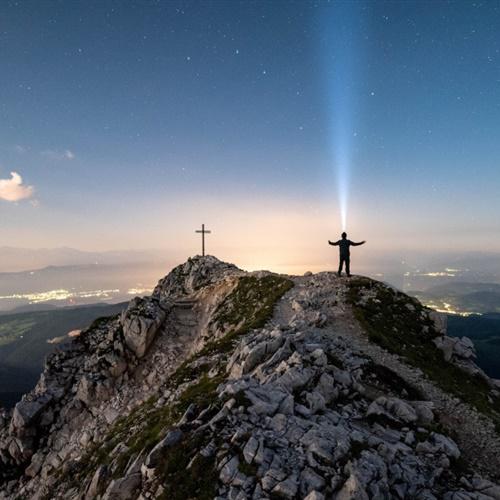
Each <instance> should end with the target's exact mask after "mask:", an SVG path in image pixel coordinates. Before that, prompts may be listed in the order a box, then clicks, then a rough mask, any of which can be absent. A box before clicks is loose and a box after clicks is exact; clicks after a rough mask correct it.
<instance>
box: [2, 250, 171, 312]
mask: <svg viewBox="0 0 500 500" xmlns="http://www.w3.org/2000/svg"><path fill="white" fill-rule="evenodd" d="M172 266H173V263H172V261H168V260H167V259H164V260H163V261H151V262H130V263H125V262H124V263H120V262H118V263H116V264H101V263H94V264H78V265H68V266H48V267H45V268H43V269H38V270H32V271H18V272H8V273H0V311H11V310H13V309H15V308H19V307H22V308H24V307H29V308H30V310H32V308H33V307H35V308H36V307H38V308H40V307H42V308H43V309H48V308H50V305H53V306H59V307H60V306H73V305H83V304H89V303H96V302H101V301H102V302H120V301H123V300H128V299H130V298H131V296H133V295H144V294H145V293H149V292H150V291H151V289H152V288H153V287H154V285H155V284H156V281H157V277H158V276H162V275H164V274H166V273H167V272H168V271H169V270H170V269H171V268H172ZM47 306H49V307H47Z"/></svg>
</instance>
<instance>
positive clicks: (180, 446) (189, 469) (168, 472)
mask: <svg viewBox="0 0 500 500" xmlns="http://www.w3.org/2000/svg"><path fill="white" fill-rule="evenodd" d="M205 445H206V438H204V436H203V435H202V434H200V433H198V434H196V433H195V434H193V435H191V436H189V437H188V438H186V439H183V440H182V441H180V442H179V443H177V445H175V446H174V447H173V448H171V449H169V451H168V454H167V455H166V456H165V457H164V461H163V463H162V464H161V465H160V466H159V472H160V476H161V477H163V487H164V492H163V494H162V495H161V497H160V498H161V499H164V500H185V499H186V498H196V499H198V500H212V499H213V498H214V497H215V496H216V493H217V478H218V473H217V469H216V466H215V465H216V464H215V457H205V456H203V455H201V454H200V453H198V450H199V449H200V448H202V447H203V446H205Z"/></svg>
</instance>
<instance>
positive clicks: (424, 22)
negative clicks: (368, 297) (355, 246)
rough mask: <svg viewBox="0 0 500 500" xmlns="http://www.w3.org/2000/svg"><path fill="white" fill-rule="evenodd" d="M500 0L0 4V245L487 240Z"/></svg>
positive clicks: (495, 201) (229, 249) (498, 241)
mask: <svg viewBox="0 0 500 500" xmlns="http://www.w3.org/2000/svg"><path fill="white" fill-rule="evenodd" d="M499 26H500V2H498V1H489V2H486V1H484V2H483V1H479V0H478V1H471V2H469V1H458V2H445V1H434V0H433V1H424V0H419V1H416V2H412V1H401V2H398V1H391V2H385V1H377V2H372V1H370V2H364V1H360V2H340V1H339V2H336V1H332V2H328V1H319V0H318V1H306V0H302V1H281V0H272V1H243V2H240V1H235V0H231V1H229V0H227V1H225V0H218V1H208V0H206V1H175V0H172V1H128V2H123V1H108V0H99V1H92V0H90V1H85V2H83V1H82V2H77V1H76V0H75V1H54V0H47V1H43V2H40V1H38V0H33V1H29V0H27V1H16V2H14V1H7V0H5V1H3V2H0V74H1V85H0V229H1V234H2V241H1V242H0V245H9V246H22V247H30V248H37V247H59V246H70V247H74V248H79V249H83V250H117V249H143V248H162V249H165V251H172V252H174V251H175V252H180V253H181V254H185V255H190V254H191V255H192V254H195V253H196V252H197V251H198V246H199V241H198V236H197V235H196V234H195V233H194V230H195V229H196V228H197V227H198V226H199V225H201V223H202V222H203V223H205V224H206V225H207V227H209V229H212V230H213V233H212V234H211V235H210V236H209V237H208V242H209V243H207V245H208V250H209V252H211V253H214V254H216V255H218V256H220V257H221V258H224V259H227V260H232V261H234V262H237V263H244V264H246V265H248V266H249V267H273V266H275V267H278V268H280V269H285V270H286V269H288V270H293V269H295V268H297V269H299V268H303V267H307V266H309V264H310V266H309V267H312V268H314V266H319V267H321V266H322V265H324V264H325V263H328V262H329V259H330V260H333V257H332V255H333V254H332V250H331V247H330V248H329V247H328V246H327V245H325V243H326V240H327V239H328V238H330V239H336V238H337V237H338V234H339V233H340V232H341V230H342V220H341V219H342V216H341V212H342V206H344V209H345V212H346V219H347V230H348V233H349V236H350V237H351V238H352V239H353V240H361V239H366V240H368V245H370V247H368V246H366V247H361V248H363V250H357V254H359V260H363V259H365V260H366V259H368V258H369V256H371V255H375V254H387V253H397V252H399V253H401V254H402V253H404V252H405V251H408V250H409V249H412V250H421V251H434V250H439V251H443V252H446V251H451V250H453V251H456V250H463V251H469V250H476V249H482V250H486V251H491V252H500V217H498V214H499V213H500V29H499Z"/></svg>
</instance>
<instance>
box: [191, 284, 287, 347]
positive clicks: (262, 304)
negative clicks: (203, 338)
mask: <svg viewBox="0 0 500 500" xmlns="http://www.w3.org/2000/svg"><path fill="white" fill-rule="evenodd" d="M292 287H293V282H292V281H291V280H289V279H286V278H283V277H281V276H276V275H268V276H264V277H262V278H256V277H254V276H243V277H242V278H240V279H239V281H238V285H237V286H236V288H235V289H234V290H233V292H232V293H230V294H229V295H228V296H227V297H226V298H225V300H224V301H223V302H222V304H220V306H219V307H218V309H217V311H216V312H215V316H214V320H213V321H212V326H214V327H216V328H218V329H221V330H225V331H227V333H226V335H224V337H223V338H221V339H219V340H217V341H214V342H211V343H209V344H207V345H206V346H205V348H204V349H203V350H202V351H201V352H200V355H201V356H204V355H207V354H212V353H215V352H219V353H221V352H228V351H229V350H231V348H232V347H233V345H234V340H235V339H236V338H238V337H239V336H241V335H245V334H246V333H248V332H249V331H250V330H252V329H255V328H262V327H263V326H264V325H265V324H266V322H267V321H268V320H269V319H270V318H271V317H272V315H273V309H274V305H275V303H276V302H277V301H278V300H279V299H280V298H281V297H282V296H283V295H284V294H285V293H286V292H287V291H288V290H290V289H291V288H292Z"/></svg>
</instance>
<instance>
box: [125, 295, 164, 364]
mask: <svg viewBox="0 0 500 500" xmlns="http://www.w3.org/2000/svg"><path fill="white" fill-rule="evenodd" d="M165 318H166V312H165V310H164V309H163V308H161V307H160V305H159V303H158V302H157V301H154V300H153V299H141V298H139V297H136V298H135V299H134V300H132V301H131V302H130V304H129V306H128V307H127V309H126V310H125V311H123V313H122V315H121V318H120V322H121V325H122V328H123V337H124V339H125V344H126V345H127V347H128V348H129V349H130V350H131V351H132V352H133V353H134V354H135V355H136V356H137V357H138V358H142V357H143V356H144V354H146V351H147V350H148V348H149V346H150V345H151V343H152V342H153V340H154V338H155V336H156V333H157V332H158V330H159V328H160V326H161V325H162V324H163V322H164V321H165Z"/></svg>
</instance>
